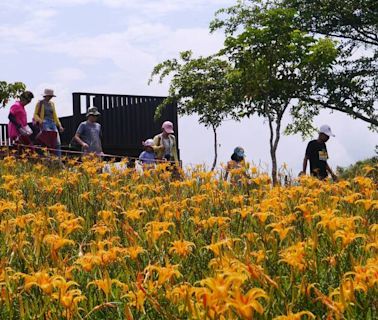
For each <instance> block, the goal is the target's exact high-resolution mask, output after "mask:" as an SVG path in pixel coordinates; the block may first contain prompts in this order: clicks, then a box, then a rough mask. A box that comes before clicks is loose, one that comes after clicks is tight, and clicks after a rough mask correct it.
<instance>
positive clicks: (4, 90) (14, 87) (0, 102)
mask: <svg viewBox="0 0 378 320" xmlns="http://www.w3.org/2000/svg"><path fill="white" fill-rule="evenodd" d="M25 89H26V86H25V85H24V84H23V83H22V82H15V83H7V82H5V81H0V106H2V107H5V105H6V104H7V103H8V100H9V99H15V98H18V97H19V96H20V94H21V93H22V92H24V91H25Z"/></svg>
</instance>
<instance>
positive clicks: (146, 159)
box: [139, 151, 155, 164]
mask: <svg viewBox="0 0 378 320" xmlns="http://www.w3.org/2000/svg"><path fill="white" fill-rule="evenodd" d="M139 160H140V161H142V162H143V163H146V164H153V163H155V152H153V151H143V152H142V153H141V154H140V155H139Z"/></svg>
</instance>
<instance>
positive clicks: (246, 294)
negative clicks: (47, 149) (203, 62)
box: [0, 156, 378, 319]
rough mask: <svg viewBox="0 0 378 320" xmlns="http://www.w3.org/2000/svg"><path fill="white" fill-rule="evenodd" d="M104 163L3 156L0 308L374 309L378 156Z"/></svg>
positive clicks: (137, 312)
mask: <svg viewBox="0 0 378 320" xmlns="http://www.w3.org/2000/svg"><path fill="white" fill-rule="evenodd" d="M102 165H103V164H102V163H100V162H96V161H94V160H91V161H85V162H84V163H82V164H78V163H75V161H74V160H70V161H69V164H68V165H67V166H66V168H65V169H59V168H51V167H49V166H46V165H45V164H42V163H39V162H37V161H34V163H33V161H30V159H29V158H28V157H27V156H25V157H24V158H23V159H17V160H16V159H15V158H14V157H10V156H8V157H6V158H5V159H4V160H1V161H0V173H1V178H0V319H377V317H378V255H377V253H378V191H377V184H376V183H375V182H374V181H373V180H372V179H371V178H369V177H368V176H369V173H371V172H374V171H375V172H376V171H377V170H378V168H377V167H375V168H372V167H369V168H366V170H365V174H362V175H361V176H359V177H356V178H353V179H352V180H350V181H340V182H338V183H331V182H320V181H317V180H315V179H312V178H310V177H302V178H301V180H300V181H298V183H297V184H296V185H294V186H286V187H274V188H273V187H271V182H270V179H269V177H268V176H266V175H264V174H262V173H260V172H259V170H258V169H256V168H254V167H250V168H249V172H250V176H249V177H248V178H243V179H244V180H242V181H241V182H240V183H239V184H234V183H229V182H226V181H223V180H222V179H219V178H218V177H217V175H216V174H214V173H210V172H205V171H203V170H202V169H201V168H199V167H198V168H192V169H188V170H186V171H185V177H184V178H183V179H174V178H173V177H172V176H171V173H170V172H169V171H167V170H166V165H161V166H159V167H158V168H157V169H156V170H150V171H147V172H145V173H144V174H143V175H140V174H138V173H135V172H134V171H133V170H132V169H130V170H126V171H123V172H112V173H100V172H101V166H102ZM238 174H239V176H243V175H242V174H241V173H238Z"/></svg>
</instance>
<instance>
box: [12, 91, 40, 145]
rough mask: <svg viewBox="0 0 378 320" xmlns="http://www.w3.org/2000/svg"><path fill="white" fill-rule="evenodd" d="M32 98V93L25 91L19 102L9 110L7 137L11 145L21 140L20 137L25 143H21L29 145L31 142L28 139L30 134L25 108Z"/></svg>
mask: <svg viewBox="0 0 378 320" xmlns="http://www.w3.org/2000/svg"><path fill="white" fill-rule="evenodd" d="M33 98H34V95H33V93H32V92H30V91H25V92H23V93H22V94H21V96H20V100H19V101H17V102H16V103H15V104H13V105H12V106H11V108H10V110H9V115H8V119H9V124H8V135H9V138H10V140H11V142H12V143H13V142H16V141H17V140H22V137H24V140H25V141H21V142H23V143H25V144H30V142H31V141H30V139H29V138H28V137H29V136H30V135H31V134H32V132H31V129H30V128H29V126H28V120H27V114H26V110H25V106H26V105H28V104H29V103H30V102H31V101H32V99H33ZM27 142H29V143H27Z"/></svg>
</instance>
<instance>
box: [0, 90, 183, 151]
mask: <svg viewBox="0 0 378 320" xmlns="http://www.w3.org/2000/svg"><path fill="white" fill-rule="evenodd" d="M72 98H73V115H72V116H68V117H61V118H60V121H61V123H62V125H63V127H64V128H65V131H64V132H63V133H61V141H62V147H63V148H64V147H65V146H68V145H69V143H70V141H71V139H72V137H73V136H74V135H75V132H76V129H77V127H78V125H79V124H80V122H82V121H85V119H86V117H85V113H86V111H87V109H88V108H90V107H93V106H95V107H97V108H98V110H99V111H100V112H101V116H100V117H99V119H98V122H99V123H100V124H101V127H102V145H103V149H104V152H105V153H108V154H114V155H121V156H129V157H138V156H139V153H140V152H141V150H142V149H143V147H142V141H144V140H146V139H148V138H153V137H154V136H155V135H156V134H158V133H159V132H161V124H162V122H163V121H166V120H169V121H172V122H173V125H174V130H175V136H176V139H177V147H178V146H179V144H178V141H179V140H178V127H177V120H178V119H177V106H176V105H170V106H168V107H167V108H165V109H164V111H163V112H162V116H161V117H160V119H158V120H155V119H154V115H155V110H156V108H157V107H158V106H159V104H160V103H161V102H162V101H163V100H164V97H151V96H132V95H116V94H100V93H87V92H74V93H73V94H72ZM58 116H59V115H58ZM7 137H8V135H7V128H6V125H5V124H1V125H0V140H1V142H2V143H4V142H6V141H7Z"/></svg>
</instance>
